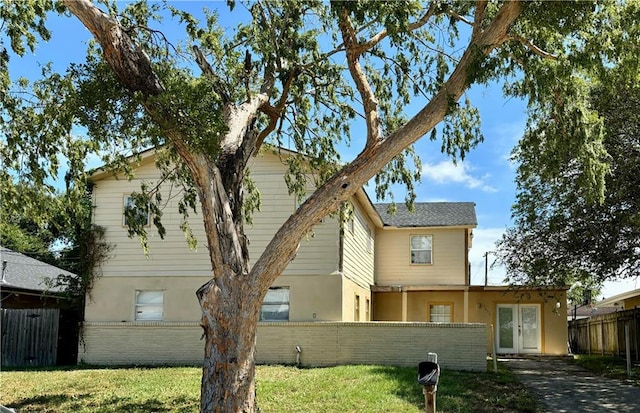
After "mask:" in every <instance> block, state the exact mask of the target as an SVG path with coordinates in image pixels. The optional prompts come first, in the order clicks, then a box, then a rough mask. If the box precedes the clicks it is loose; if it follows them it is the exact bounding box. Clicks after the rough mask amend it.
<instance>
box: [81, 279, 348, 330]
mask: <svg viewBox="0 0 640 413" xmlns="http://www.w3.org/2000/svg"><path fill="white" fill-rule="evenodd" d="M207 281H208V278H207V277H150V276H148V277H101V278H99V279H98V280H97V281H96V284H95V287H94V289H93V291H92V294H91V299H90V300H89V301H88V302H87V305H86V310H85V320H86V321H88V322H105V321H109V322H111V321H116V322H122V321H125V322H130V321H134V320H135V314H134V311H135V292H136V290H163V291H164V303H163V310H164V316H163V321H167V322H187V321H197V320H200V316H201V310H200V305H199V303H198V300H197V298H196V295H195V292H196V290H197V289H198V288H199V287H200V286H201V285H203V284H204V283H206V282H207ZM273 286H283V287H285V286H286V287H289V294H290V296H289V299H290V304H289V320H290V321H342V314H341V309H342V280H341V276H340V275H331V274H327V275H323V276H309V275H300V276H280V277H278V278H277V279H276V281H275V283H274V284H273Z"/></svg>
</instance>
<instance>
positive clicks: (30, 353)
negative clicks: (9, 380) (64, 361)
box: [1, 308, 60, 367]
mask: <svg viewBox="0 0 640 413" xmlns="http://www.w3.org/2000/svg"><path fill="white" fill-rule="evenodd" d="M1 311H2V327H1V328H2V365H3V366H7V367H23V366H54V365H55V364H56V356H57V347H58V320H59V311H60V310H59V309H57V308H33V309H6V308H3V309H2V310H1Z"/></svg>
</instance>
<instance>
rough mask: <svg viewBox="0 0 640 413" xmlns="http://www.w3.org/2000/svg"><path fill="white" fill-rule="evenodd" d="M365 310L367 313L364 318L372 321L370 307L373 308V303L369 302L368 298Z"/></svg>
mask: <svg viewBox="0 0 640 413" xmlns="http://www.w3.org/2000/svg"><path fill="white" fill-rule="evenodd" d="M364 305H365V307H364V311H365V315H364V319H365V321H371V314H370V312H369V311H370V310H369V309H370V308H371V303H370V302H369V299H368V298H367V299H366V300H364Z"/></svg>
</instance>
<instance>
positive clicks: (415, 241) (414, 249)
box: [411, 235, 433, 264]
mask: <svg viewBox="0 0 640 413" xmlns="http://www.w3.org/2000/svg"><path fill="white" fill-rule="evenodd" d="M432 244H433V238H432V237H431V235H412V236H411V264H431V263H432V257H431V255H432V254H431V252H432Z"/></svg>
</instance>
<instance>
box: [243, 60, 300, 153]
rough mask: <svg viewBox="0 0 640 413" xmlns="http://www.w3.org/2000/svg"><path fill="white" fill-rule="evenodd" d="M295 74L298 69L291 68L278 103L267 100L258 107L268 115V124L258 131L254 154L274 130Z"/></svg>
mask: <svg viewBox="0 0 640 413" xmlns="http://www.w3.org/2000/svg"><path fill="white" fill-rule="evenodd" d="M297 74H298V70H296V69H294V70H292V71H291V72H290V73H289V77H288V78H287V80H286V82H285V83H284V87H283V90H282V94H281V95H280V100H279V101H278V104H277V105H276V106H271V105H270V104H269V102H266V103H265V104H264V105H262V107H260V110H261V111H262V113H264V114H265V115H267V116H268V117H269V124H268V125H267V126H266V127H265V128H264V129H263V130H261V131H260V134H259V135H258V137H257V139H256V143H255V147H254V150H253V153H254V154H257V153H258V151H259V150H260V147H261V146H262V143H263V142H264V140H265V139H266V138H267V136H269V134H270V133H271V132H273V131H274V130H275V128H276V125H277V123H278V119H280V118H281V117H282V113H283V111H284V109H285V107H286V105H287V97H288V96H289V91H290V90H291V84H292V83H293V80H294V79H295V77H296V76H297Z"/></svg>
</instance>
